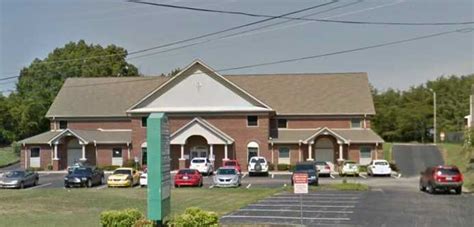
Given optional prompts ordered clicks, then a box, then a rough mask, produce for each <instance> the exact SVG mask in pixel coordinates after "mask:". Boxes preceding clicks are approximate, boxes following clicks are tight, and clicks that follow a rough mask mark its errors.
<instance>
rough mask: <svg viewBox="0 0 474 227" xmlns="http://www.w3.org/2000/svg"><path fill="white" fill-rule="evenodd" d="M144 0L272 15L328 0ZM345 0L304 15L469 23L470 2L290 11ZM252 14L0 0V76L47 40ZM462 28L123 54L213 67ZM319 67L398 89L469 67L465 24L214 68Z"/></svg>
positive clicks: (473, 37) (331, 27) (316, 30)
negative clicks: (364, 75) (198, 61)
mask: <svg viewBox="0 0 474 227" xmlns="http://www.w3.org/2000/svg"><path fill="white" fill-rule="evenodd" d="M146 1H151V2H159V3H166V4H174V5H181V6H189V7H200V8H210V9H218V10H231V11H243V12H250V13H257V14H265V15H280V14H284V13H288V12H291V11H296V10H299V9H303V8H306V7H310V6H314V5H318V4H322V3H327V2H330V1H331V0H318V1H314V0H313V1H310V0H239V1H236V0H182V1H178V0H175V1H170V0H168V1H158V0H146ZM358 1H360V2H358ZM350 3H354V4H352V5H349V6H346V7H341V8H338V9H336V10H332V11H329V12H324V13H320V14H318V15H314V16H312V17H311V18H318V19H334V20H353V21H377V22H464V21H474V1H473V0H450V1H446V0H339V1H338V2H335V3H333V4H331V5H327V6H325V7H321V8H317V9H313V10H310V11H306V12H303V13H300V14H294V15H292V16H293V17H299V16H304V15H306V14H310V13H316V12H320V11H323V10H327V9H330V8H333V7H338V6H342V5H346V4H350ZM261 19H262V18H254V17H247V16H241V15H226V14H216V13H207V12H195V11H187V10H181V9H171V8H162V7H156V6H150V5H144V4H137V3H131V2H127V1H124V0H41V1H40V0H0V25H1V27H0V52H1V55H0V78H5V77H10V76H15V75H18V73H19V70H20V69H21V68H22V67H26V66H28V65H29V64H30V63H31V61H32V60H33V59H35V58H40V59H42V58H44V57H46V55H47V54H48V53H49V52H51V51H52V50H53V49H54V48H56V47H62V46H64V45H65V44H66V43H68V42H70V41H78V40H80V39H84V40H85V41H86V42H87V43H94V44H101V45H104V46H105V45H109V44H115V45H118V46H122V47H124V48H125V49H127V50H128V51H129V52H130V51H134V50H140V49H145V48H148V47H152V46H158V45H162V44H166V43H170V42H174V41H177V40H183V39H186V38H190V37H195V36H198V35H202V34H206V33H210V32H214V31H219V30H223V29H226V28H230V27H234V26H238V25H242V24H246V23H251V22H254V21H258V20H261ZM280 21H285V20H284V19H276V20H272V21H269V22H266V23H264V24H259V25H255V26H254V27H259V26H261V25H267V24H272V23H275V22H280ZM254 27H249V28H254ZM470 27H474V24H472V25H454V26H453V25H451V26H387V25H358V24H337V23H323V22H313V21H311V22H307V21H294V20H293V21H290V22H288V23H285V24H280V25H276V26H273V27H269V28H266V29H260V30H258V31H255V32H249V33H245V34H242V35H238V36H234V37H231V38H227V39H214V40H208V41H207V42H204V43H201V44H199V45H195V46H191V47H188V48H182V49H179V50H172V51H168V52H164V53H158V54H154V55H150V56H146V57H141V58H136V59H130V60H129V62H131V63H133V64H134V65H135V66H137V67H138V69H139V71H140V72H141V73H142V74H144V75H150V76H151V75H159V74H161V73H167V72H170V71H171V70H173V69H175V68H178V67H179V68H184V67H185V66H187V65H188V64H190V63H191V62H192V61H193V60H194V59H201V60H202V61H204V62H205V63H207V64H208V65H209V66H211V67H212V68H214V69H216V70H219V69H225V68H233V67H239V66H243V65H250V64H258V63H263V62H269V61H278V60H283V59H290V58H299V57H305V56H311V55H319V54H325V53H331V52H337V51H341V50H346V49H354V48H359V47H364V46H370V45H375V44H379V43H385V42H392V41H397V40H403V39H409V38H413V37H417V36H424V35H428V34H432V33H439V32H444V31H451V30H456V29H463V28H470ZM241 31H242V30H237V32H241ZM231 33H233V32H229V33H226V34H231ZM223 35H225V34H222V35H221V36H223ZM216 37H219V36H216ZM212 38H213V37H211V39H212ZM204 40H206V39H204ZM160 50H166V48H165V49H160ZM156 51H159V50H156ZM156 51H155V52H156ZM153 52H154V51H151V52H150V53H153ZM326 72H367V73H368V75H369V81H370V83H371V84H372V85H373V86H375V87H376V88H377V89H380V90H386V89H388V88H395V89H407V88H409V87H410V86H414V85H419V84H422V83H424V82H426V81H427V80H431V79H435V78H437V77H440V76H443V75H453V74H455V75H466V74H471V73H473V72H474V32H469V33H461V32H455V33H451V34H447V35H443V36H439V37H434V38H430V39H424V40H418V41H413V42H409V43H402V44H399V45H393V46H385V47H381V48H375V49H369V50H363V51H358V52H352V53H347V54H340V55H332V56H327V57H322V58H316V59H308V60H302V61H296V62H290V63H284V64H275V65H267V66H262V67H255V68H248V69H239V70H234V71H226V72H223V74H245V73H326ZM15 82H16V80H7V81H0V91H2V92H4V91H8V90H13V89H14V88H15Z"/></svg>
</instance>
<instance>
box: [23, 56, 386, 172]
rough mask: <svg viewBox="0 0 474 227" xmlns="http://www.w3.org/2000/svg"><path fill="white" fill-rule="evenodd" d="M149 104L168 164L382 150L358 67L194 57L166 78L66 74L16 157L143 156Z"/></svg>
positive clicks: (56, 160) (117, 161)
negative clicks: (255, 70) (300, 70)
mask: <svg viewBox="0 0 474 227" xmlns="http://www.w3.org/2000/svg"><path fill="white" fill-rule="evenodd" d="M152 112H165V113H167V114H168V118H169V127H170V132H171V138H170V140H171V142H170V143H171V147H170V150H171V165H172V169H178V168H182V167H185V166H188V165H189V162H190V160H191V159H192V158H193V157H209V159H211V160H213V161H214V162H215V166H220V165H221V163H222V160H224V159H237V160H238V161H239V162H240V163H241V164H243V165H244V166H246V163H247V161H248V160H249V158H250V157H252V156H255V155H260V156H265V157H266V158H267V160H269V161H270V162H271V163H273V164H294V163H296V162H298V161H303V160H324V161H331V162H332V163H337V161H338V160H342V159H351V160H355V161H357V162H359V163H362V164H365V163H368V162H369V161H370V160H371V159H374V158H377V157H381V154H382V143H383V140H382V139H381V138H380V137H379V136H378V135H377V134H376V133H375V132H374V131H372V130H371V129H370V125H371V118H372V117H373V116H374V115H375V110H374V105H373V101H372V96H371V92H370V87H369V83H368V78H367V74H366V73H331V74H259V75H220V74H219V73H217V72H215V71H214V70H213V69H212V68H210V67H209V66H207V65H205V64H204V63H202V62H201V61H195V62H193V63H192V64H191V65H189V66H188V67H186V68H185V69H183V70H182V71H181V72H180V73H179V74H177V75H176V76H174V77H171V78H170V77H135V78H130V77H128V78H117V77H108V78H69V79H67V80H66V81H65V83H64V85H63V87H62V88H61V90H60V91H59V93H58V95H57V97H56V99H55V100H54V102H53V104H52V105H51V107H50V109H49V111H48V113H47V114H46V117H47V118H49V119H50V122H51V130H50V131H48V132H44V133H42V134H39V135H36V136H33V137H31V138H27V139H24V140H22V141H20V144H21V145H22V152H21V165H22V166H23V167H39V168H47V167H48V166H49V165H51V166H52V167H53V169H54V170H61V169H65V168H67V166H69V165H72V164H73V163H74V162H77V161H82V162H86V163H88V164H91V165H97V166H110V165H116V166H121V165H124V164H125V163H126V162H127V161H129V160H135V159H137V160H139V161H140V162H143V163H144V162H146V153H147V142H146V118H147V116H148V115H149V114H150V113H152Z"/></svg>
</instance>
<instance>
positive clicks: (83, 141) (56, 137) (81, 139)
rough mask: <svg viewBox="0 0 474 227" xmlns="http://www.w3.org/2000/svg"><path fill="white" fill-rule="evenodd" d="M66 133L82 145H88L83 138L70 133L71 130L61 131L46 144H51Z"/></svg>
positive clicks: (72, 132)
mask: <svg viewBox="0 0 474 227" xmlns="http://www.w3.org/2000/svg"><path fill="white" fill-rule="evenodd" d="M67 133H70V134H72V135H74V136H75V137H76V138H78V139H79V140H80V141H81V142H82V143H84V144H88V143H89V141H87V140H85V139H84V138H82V137H80V136H79V135H77V133H75V132H74V131H72V130H71V129H66V130H64V131H62V132H61V133H59V134H58V135H56V136H55V137H53V138H52V139H50V140H49V141H48V144H51V143H52V142H53V141H55V140H57V139H59V138H61V137H63V136H64V135H65V134H67Z"/></svg>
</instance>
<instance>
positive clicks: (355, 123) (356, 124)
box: [351, 118, 362, 128]
mask: <svg viewBox="0 0 474 227" xmlns="http://www.w3.org/2000/svg"><path fill="white" fill-rule="evenodd" d="M351 128H362V120H361V119H360V118H352V119H351Z"/></svg>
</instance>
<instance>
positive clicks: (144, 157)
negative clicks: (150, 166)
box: [142, 147, 148, 165]
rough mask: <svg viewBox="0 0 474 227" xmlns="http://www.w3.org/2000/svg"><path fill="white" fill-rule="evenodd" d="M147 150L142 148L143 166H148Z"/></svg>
mask: <svg viewBox="0 0 474 227" xmlns="http://www.w3.org/2000/svg"><path fill="white" fill-rule="evenodd" d="M147 155H148V154H147V150H146V147H144V148H142V165H146V163H147Z"/></svg>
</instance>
